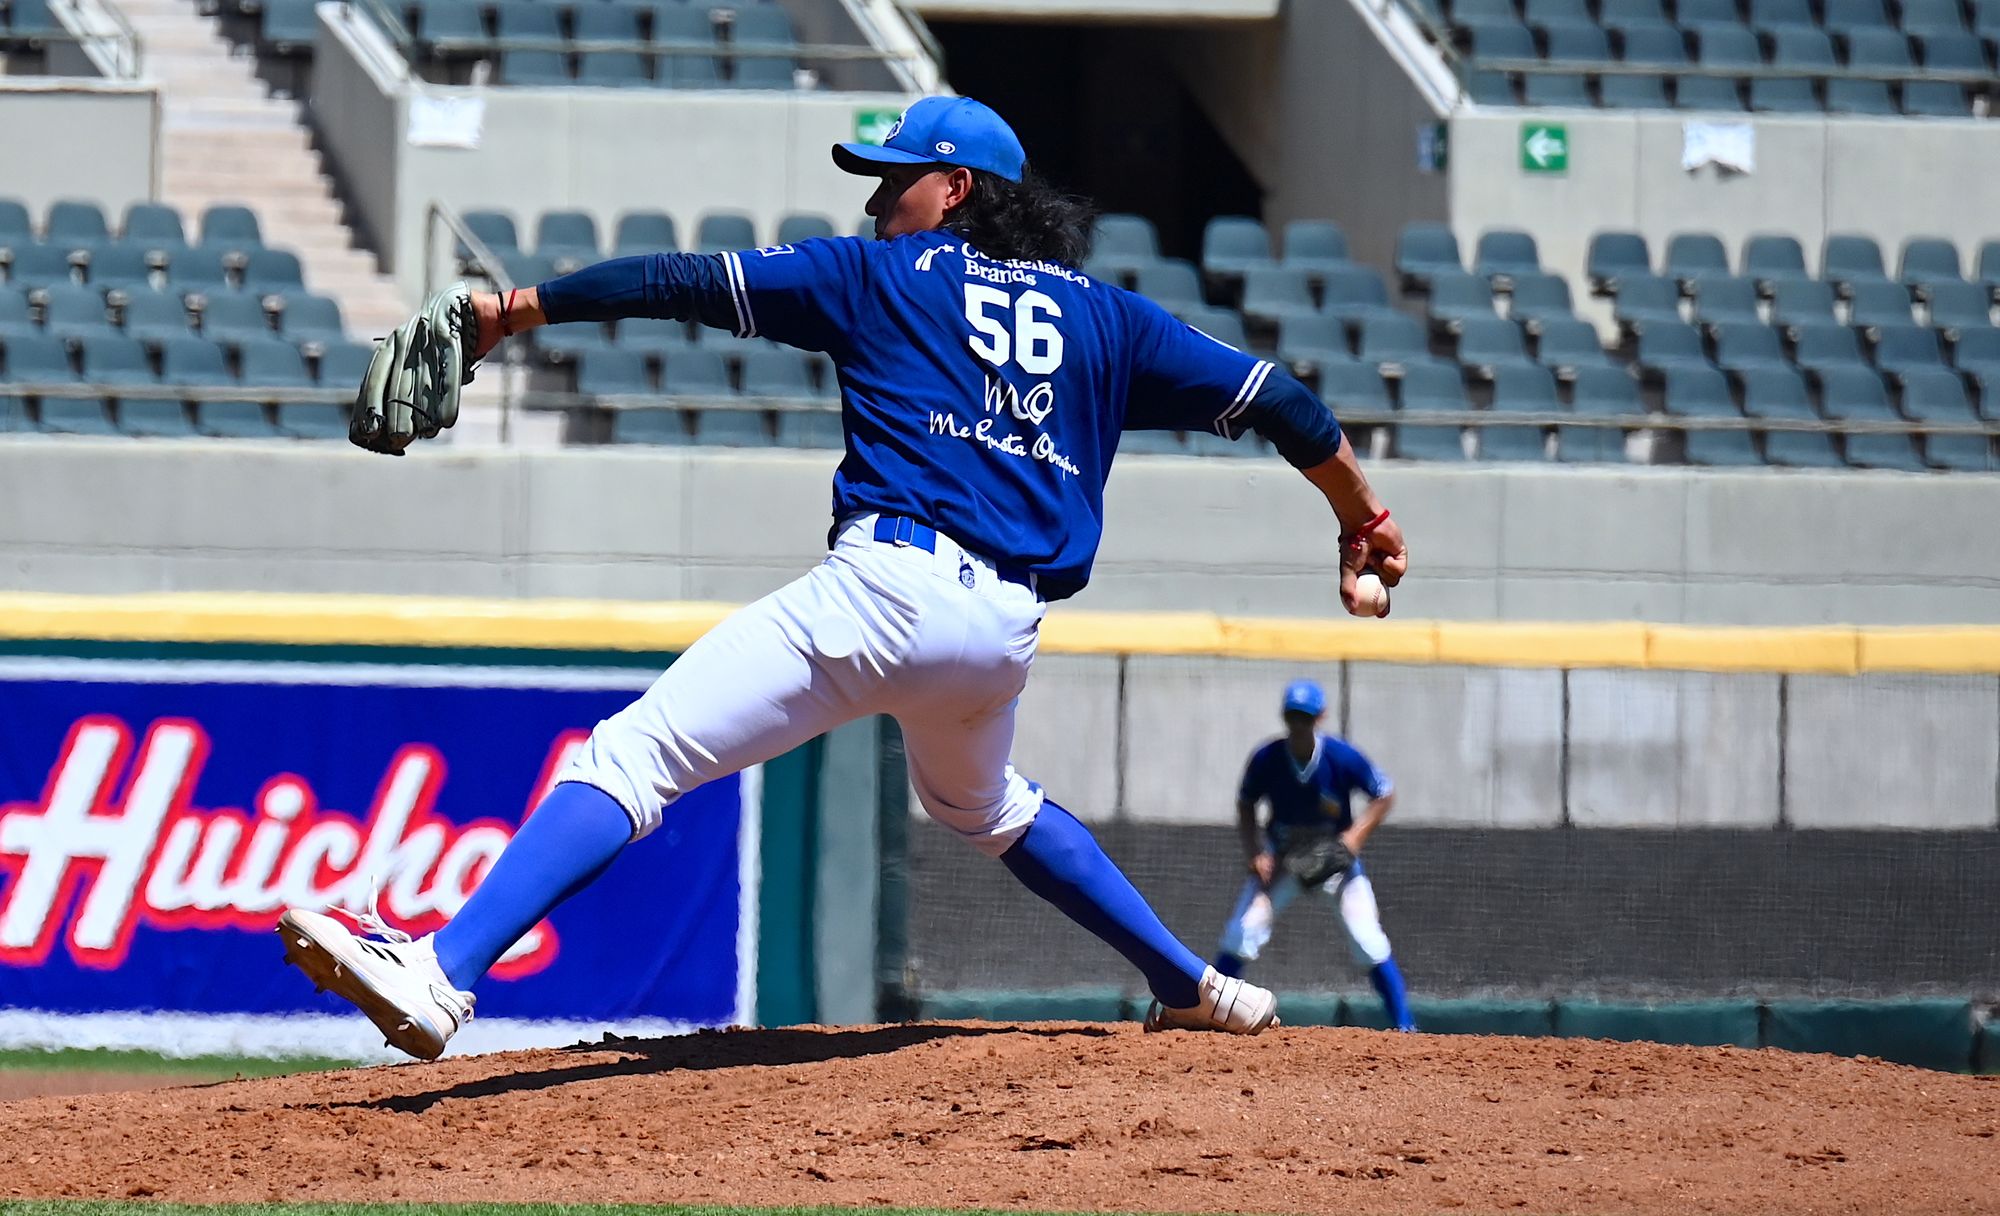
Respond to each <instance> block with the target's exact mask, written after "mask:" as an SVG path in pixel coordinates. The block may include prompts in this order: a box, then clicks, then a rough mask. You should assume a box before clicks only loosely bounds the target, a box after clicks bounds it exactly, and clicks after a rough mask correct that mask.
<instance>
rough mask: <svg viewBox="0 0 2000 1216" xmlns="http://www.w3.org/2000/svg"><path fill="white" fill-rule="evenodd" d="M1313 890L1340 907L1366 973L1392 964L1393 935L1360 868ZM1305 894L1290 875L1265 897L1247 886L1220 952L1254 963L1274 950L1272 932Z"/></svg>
mask: <svg viewBox="0 0 2000 1216" xmlns="http://www.w3.org/2000/svg"><path fill="white" fill-rule="evenodd" d="M1314 890H1317V891H1323V892H1325V893H1326V894H1328V895H1331V896H1333V897H1334V898H1335V899H1337V900H1339V901H1340V923H1341V925H1342V926H1343V927H1345V928H1346V930H1347V944H1348V946H1349V947H1350V948H1352V949H1353V951H1354V957H1355V960H1356V961H1357V962H1359V963H1360V964H1361V965H1362V966H1364V967H1373V966H1375V965H1377V964H1379V963H1386V962H1388V961H1389V935H1388V934H1386V933H1384V932H1382V916H1381V913H1380V912H1379V911H1377V909H1376V907H1375V888H1374V887H1373V886H1372V885H1370V884H1369V882H1368V875H1367V874H1365V873H1362V872H1361V871H1360V868H1359V866H1358V865H1357V866H1356V868H1355V869H1353V870H1350V871H1349V872H1348V873H1347V875H1346V876H1345V877H1343V878H1339V879H1336V880H1334V881H1333V882H1329V883H1325V884H1323V885H1321V886H1319V887H1315V888H1314ZM1304 893H1305V887H1304V886H1303V885H1302V884H1301V883H1300V882H1299V880H1298V879H1297V878H1296V877H1294V876H1292V875H1290V874H1280V875H1279V876H1278V878H1277V881H1275V882H1273V883H1272V884H1271V889H1270V890H1269V891H1268V892H1267V891H1265V890H1264V889H1263V886H1262V885H1261V884H1259V883H1258V881H1257V880H1256V879H1255V878H1250V879H1246V880H1245V881H1244V883H1243V894H1242V895H1240V896H1239V897H1237V900H1236V911H1234V912H1232V913H1230V915H1229V925H1228V927H1226V928H1225V929H1223V931H1222V949H1223V950H1224V951H1225V952H1226V953H1229V954H1233V955H1235V956H1236V957H1238V958H1241V959H1254V958H1256V957H1257V956H1258V955H1259V954H1262V953H1263V952H1264V947H1265V946H1268V945H1270V944H1271V928H1272V926H1273V925H1275V924H1276V923H1277V920H1278V914H1279V913H1281V912H1283V911H1284V910H1285V909H1286V908H1287V907H1290V906H1291V903H1292V901H1293V900H1295V899H1297V898H1298V897H1299V896H1300V895H1302V894H1304Z"/></svg>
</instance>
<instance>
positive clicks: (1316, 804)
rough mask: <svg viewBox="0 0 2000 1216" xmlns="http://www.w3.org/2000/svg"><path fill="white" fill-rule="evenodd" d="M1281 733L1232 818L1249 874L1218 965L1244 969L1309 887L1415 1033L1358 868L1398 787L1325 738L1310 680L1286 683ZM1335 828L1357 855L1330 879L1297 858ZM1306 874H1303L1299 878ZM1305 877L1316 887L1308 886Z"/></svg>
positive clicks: (1256, 758) (1321, 701)
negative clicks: (1358, 799)
mask: <svg viewBox="0 0 2000 1216" xmlns="http://www.w3.org/2000/svg"><path fill="white" fill-rule="evenodd" d="M1283 712H1284V718H1285V734H1284V735H1283V736H1281V737H1279V738H1276V739H1273V740H1271V741H1270V742H1268V743H1266V744H1264V745H1263V746H1261V747H1259V748H1258V749H1257V750H1256V751H1254V752H1252V753H1250V762H1249V763H1248V764H1247V765H1245V766H1244V769H1243V785H1242V788H1241V789H1240V791H1239V792H1238V793H1237V796H1236V822H1237V826H1238V827H1239V828H1240V829H1241V832H1242V836H1243V852H1244V855H1245V857H1246V858H1247V859H1248V860H1249V865H1250V877H1249V878H1247V879H1245V880H1244V883H1243V894H1242V895H1241V896H1239V897H1238V898H1237V901H1236V910H1235V911H1234V912H1232V913H1231V914H1230V917H1229V925H1228V927H1227V928H1225V929H1224V930H1223V931H1222V947H1221V951H1220V953H1218V954H1217V955H1216V956H1215V969H1216V970H1217V971H1219V972H1221V973H1222V974H1224V975H1241V974H1242V973H1243V967H1244V964H1245V963H1247V962H1249V961H1250V960H1252V959H1254V958H1256V957H1257V956H1258V955H1259V954H1261V953H1263V951H1264V947H1265V946H1266V945H1268V944H1269V943H1270V941H1271V927H1272V925H1273V924H1274V923H1275V922H1276V921H1277V918H1278V916H1279V914H1280V913H1282V912H1283V911H1284V910H1285V909H1286V908H1287V907H1289V906H1290V905H1291V903H1292V901H1293V900H1295V899H1297V898H1298V897H1299V896H1300V895H1301V894H1304V893H1305V892H1306V891H1307V890H1313V891H1319V892H1323V893H1325V894H1326V895H1329V896H1332V897H1333V899H1334V900H1335V901H1336V903H1337V905H1338V907H1339V909H1340V923H1341V925H1342V926H1343V927H1344V928H1345V929H1346V931H1347V940H1348V944H1349V945H1350V946H1352V947H1353V949H1354V955H1355V957H1356V958H1358V959H1359V960H1360V961H1361V964H1362V965H1363V966H1365V967H1367V968H1368V978H1369V980H1370V981H1371V982H1373V983H1374V985H1375V991H1376V992H1378V993H1380V994H1381V996H1382V1005H1383V1008H1384V1009H1386V1010H1387V1011H1388V1014H1389V1024H1390V1025H1391V1026H1393V1027H1395V1028H1396V1029H1398V1030H1415V1029H1416V1028H1417V1025H1416V1021H1415V1019H1413V1018H1412V1017H1411V1016H1410V1003H1409V999H1408V997H1407V995H1406V994H1405V992H1404V989H1403V976H1402V972H1400V971H1399V970H1398V969H1397V967H1396V960H1395V958H1394V957H1393V956H1392V955H1391V953H1390V950H1389V936H1388V934H1386V933H1384V932H1382V918H1381V916H1380V914H1379V913H1378V912H1377V911H1376V908H1375V889H1374V886H1373V885H1372V884H1371V883H1370V882H1369V881H1368V875H1367V873H1366V872H1365V871H1364V870H1363V869H1362V868H1361V849H1362V847H1363V846H1364V845H1365V844H1366V843H1367V842H1368V837H1369V836H1370V835H1371V834H1373V833H1374V831H1375V829H1376V828H1377V827H1378V826H1380V824H1381V822H1382V820H1383V819H1384V818H1385V817H1386V816H1387V815H1388V814H1389V808H1390V807H1391V806H1392V805H1394V804H1395V801H1396V790H1395V784H1394V783H1393V782H1391V781H1390V780H1389V777H1388V775H1387V774H1386V773H1384V772H1382V770H1381V769H1378V768H1376V767H1375V766H1374V765H1373V764H1371V763H1370V762H1369V760H1368V757H1366V756H1364V755H1362V754H1361V753H1360V751H1358V750H1357V749H1355V748H1354V747H1353V746H1352V745H1350V744H1349V743H1348V742H1347V741H1346V740H1344V739H1339V738H1335V737H1334V736H1332V735H1327V734H1322V733H1320V730H1319V724H1320V721H1321V720H1322V719H1323V718H1325V716H1326V693H1325V692H1324V691H1323V690H1322V689H1321V688H1320V686H1319V685H1318V684H1315V683H1313V682H1312V681H1311V680H1296V681H1294V682H1293V683H1292V684H1291V685H1290V686H1288V687H1287V688H1286V689H1285V700H1284V706H1283ZM1357 790H1358V791H1360V792H1361V793H1364V794H1366V795H1367V796H1368V800H1369V801H1368V806H1367V809H1366V810H1364V811H1363V812H1362V814H1361V818H1360V819H1359V820H1357V819H1355V818H1354V813H1353V809H1352V804H1353V800H1354V794H1355V792H1356V791H1357ZM1259 802H1268V803H1269V804H1270V807H1271V817H1270V819H1269V821H1268V822H1266V823H1265V824H1263V825H1262V826H1261V827H1260V826H1259V824H1258V822H1257V804H1258V803H1259ZM1330 833H1331V834H1338V838H1339V840H1340V843H1341V844H1342V845H1344V846H1345V848H1346V849H1347V851H1348V852H1349V853H1351V854H1353V860H1352V861H1350V862H1348V864H1347V865H1346V866H1344V867H1342V868H1340V869H1338V870H1336V871H1335V873H1334V874H1333V876H1332V877H1330V878H1322V879H1318V880H1317V881H1312V879H1313V877H1314V876H1312V875H1310V872H1309V870H1308V867H1307V866H1305V865H1300V864H1297V859H1299V858H1301V857H1302V855H1303V854H1304V853H1306V852H1307V851H1308V850H1310V849H1311V848H1312V846H1313V844H1314V842H1315V841H1316V840H1317V839H1319V838H1322V837H1324V836H1325V835H1327V834H1330ZM1301 872H1306V873H1307V879H1306V880H1305V881H1302V880H1301ZM1308 882H1311V885H1310V886H1308Z"/></svg>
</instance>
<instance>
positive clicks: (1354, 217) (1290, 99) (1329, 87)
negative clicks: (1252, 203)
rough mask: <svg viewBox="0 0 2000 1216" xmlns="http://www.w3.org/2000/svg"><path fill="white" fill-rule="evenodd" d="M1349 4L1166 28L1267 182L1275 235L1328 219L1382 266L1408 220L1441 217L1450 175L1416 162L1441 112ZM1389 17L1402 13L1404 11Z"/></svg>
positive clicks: (1211, 106) (1234, 140)
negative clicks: (1297, 223) (1426, 130)
mask: <svg viewBox="0 0 2000 1216" xmlns="http://www.w3.org/2000/svg"><path fill="white" fill-rule="evenodd" d="M1379 19H1380V18H1370V17H1369V16H1367V15H1365V14H1364V12H1363V10H1362V6H1361V5H1360V4H1357V3H1350V2H1349V0H1312V2H1311V3H1292V4H1287V5H1285V6H1283V9H1282V11H1281V12H1280V14H1279V17H1278V19H1277V20H1276V21H1262V22H1254V23H1243V24H1241V25H1222V24H1218V25H1211V26H1206V27H1202V28H1200V29H1192V30H1175V31H1173V32H1171V33H1169V34H1162V35H1159V37H1161V38H1162V39H1163V40H1164V41H1165V43H1166V45H1167V46H1168V47H1169V49H1170V52H1171V54H1172V55H1173V58H1174V61H1175V62H1176V63H1177V64H1178V65H1179V67H1180V74H1181V78H1182V80H1183V82H1184V83H1185V84H1186V85H1187V87H1188V88H1189V89H1190V90H1192V91H1193V93H1194V95H1195V97H1196V98H1197V99H1198V100H1199V101H1200V103H1201V105H1202V107H1203V109H1204V110H1206V111H1207V113H1208V115H1209V117H1210V119H1211V120H1212V121H1213V122H1214V123H1215V125H1216V127H1217V129H1218V130H1220V131H1221V132H1222V134H1223V136H1224V138H1226V139H1227V140H1229V142H1230V145H1231V146H1232V147H1233V148H1234V149H1235V151H1236V153H1237V155H1238V156H1240V157H1242V158H1243V162H1244V164H1245V165H1246V166H1248V168H1249V169H1250V172H1251V173H1252V174H1253V175H1254V176H1255V177H1256V178H1257V180H1258V182H1259V184H1261V185H1262V186H1263V187H1264V190H1265V192H1266V193H1265V199H1264V217H1263V218H1264V220H1265V221H1266V223H1268V224H1269V225H1271V227H1272V228H1273V230H1274V231H1276V230H1278V229H1280V228H1282V227H1283V225H1284V224H1285V223H1286V222H1287V221H1289V220H1294V219H1332V220H1336V221H1338V222H1339V223H1340V224H1341V226H1342V227H1343V228H1345V229H1346V231H1347V235H1348V240H1349V243H1350V244H1351V246H1352V247H1353V252H1354V257H1355V258H1356V260H1359V261H1367V262H1373V263H1375V264H1376V265H1387V264H1388V263H1389V262H1390V261H1391V260H1392V257H1393V254H1394V250H1395V241H1396V234H1397V232H1399V231H1400V230H1401V229H1402V227H1403V225H1404V224H1406V223H1408V222H1410V221H1411V220H1424V219H1430V220H1441V219H1443V218H1445V216H1446V206H1447V202H1448V197H1447V190H1446V179H1445V177H1444V176H1443V175H1441V174H1426V173H1423V172H1420V171H1419V170H1418V168H1417V132H1418V130H1419V128H1421V127H1424V126H1428V125H1429V124H1431V123H1434V122H1437V121H1439V120H1440V119H1441V118H1442V117H1443V110H1442V109H1440V108H1439V107H1438V105H1437V104H1436V103H1434V102H1433V100H1431V98H1430V97H1429V96H1428V95H1427V93H1426V91H1425V90H1424V88H1423V87H1421V85H1420V83H1419V82H1420V80H1421V78H1422V71H1423V69H1422V67H1421V66H1420V65H1412V67H1411V70H1407V71H1406V70H1405V66H1404V64H1403V63H1402V62H1399V61H1398V59H1397V58H1396V57H1394V55H1392V54H1391V52H1390V51H1389V50H1388V49H1387V48H1386V47H1385V45H1384V42H1383V40H1382V39H1381V38H1379V37H1378V36H1377V33H1376V29H1375V24H1374V22H1375V21H1376V20H1379ZM1394 19H1396V20H1402V18H1401V16H1400V14H1397V15H1396V16H1395V17H1394Z"/></svg>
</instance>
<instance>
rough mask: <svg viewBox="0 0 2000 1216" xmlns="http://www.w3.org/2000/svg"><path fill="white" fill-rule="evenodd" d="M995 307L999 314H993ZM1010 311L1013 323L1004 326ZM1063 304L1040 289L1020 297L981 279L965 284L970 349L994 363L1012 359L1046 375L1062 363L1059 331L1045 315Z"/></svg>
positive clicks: (1057, 314) (1036, 373) (1033, 372)
mask: <svg viewBox="0 0 2000 1216" xmlns="http://www.w3.org/2000/svg"><path fill="white" fill-rule="evenodd" d="M994 310H997V311H998V312H999V314H1000V315H998V316H995V315H994ZM1009 312H1012V313H1013V318H1014V327H1013V329H1012V330H1011V331H1010V330H1009V329H1008V328H1007V314H1008V313H1009ZM1060 316H1062V308H1061V307H1059V306H1058V305H1057V304H1056V302H1055V301H1054V300H1051V299H1050V298H1049V297H1047V296H1046V295H1043V294H1042V293H1041V292H1039V291H1024V292H1022V293H1021V296H1020V298H1019V299H1015V298H1013V297H1011V296H1009V295H1008V294H1007V293H1006V292H1004V291H1002V290H1000V289H999V288H998V287H988V286H986V285H985V284H984V283H967V284H966V285H965V319H966V320H968V321H970V322H972V328H973V330H974V331H975V332H974V333H973V334H971V335H970V338H969V340H970V341H971V343H972V349H973V352H974V353H975V354H977V355H978V356H979V357H980V358H982V359H984V360H986V361H987V362H988V363H991V364H992V365H993V366H995V367H1005V366H1007V360H1008V359H1010V358H1011V359H1013V360H1014V362H1016V363H1018V364H1020V365H1021V370H1022V371H1025V372H1027V373H1028V374H1029V375H1031V376H1047V375H1050V374H1051V373H1053V372H1054V371H1055V370H1056V369H1057V368H1059V367H1061V366H1062V360H1063V336H1062V331H1061V330H1059V329H1057V328H1056V327H1055V326H1054V325H1051V324H1050V323H1049V322H1048V321H1046V320H1044V319H1043V318H1044V317H1060Z"/></svg>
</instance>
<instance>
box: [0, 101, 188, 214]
mask: <svg viewBox="0 0 2000 1216" xmlns="http://www.w3.org/2000/svg"><path fill="white" fill-rule="evenodd" d="M159 126H160V120H159V94H158V93H157V92H155V91H154V89H153V87H152V86H151V85H145V84H135V83H129V82H121V81H101V80H78V79H57V78H54V77H0V165H5V166H8V171H7V172H5V173H4V174H0V194H4V195H5V196H7V197H9V198H18V199H20V200H21V201H22V202H24V203H26V204H27V205H28V210H29V211H30V212H32V213H33V214H34V215H35V217H36V219H37V220H39V219H40V218H41V216H42V214H43V212H44V211H46V210H47V208H48V205H49V204H50V203H52V202H54V201H55V200H57V199H63V198H74V199H85V200H88V201H91V202H95V203H97V204H98V205H99V206H101V207H103V208H104V209H105V211H106V212H107V213H110V214H111V215H112V216H114V217H115V216H116V215H117V214H118V213H120V212H122V211H124V209H125V208H126V207H127V206H129V205H130V204H132V203H143V202H148V201H150V200H151V199H153V198H154V197H155V196H157V194H158V193H159V173H160V147H159V143H160V141H159ZM79 148H87V149H89V155H87V156H79V155H77V150H78V149H79Z"/></svg>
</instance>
